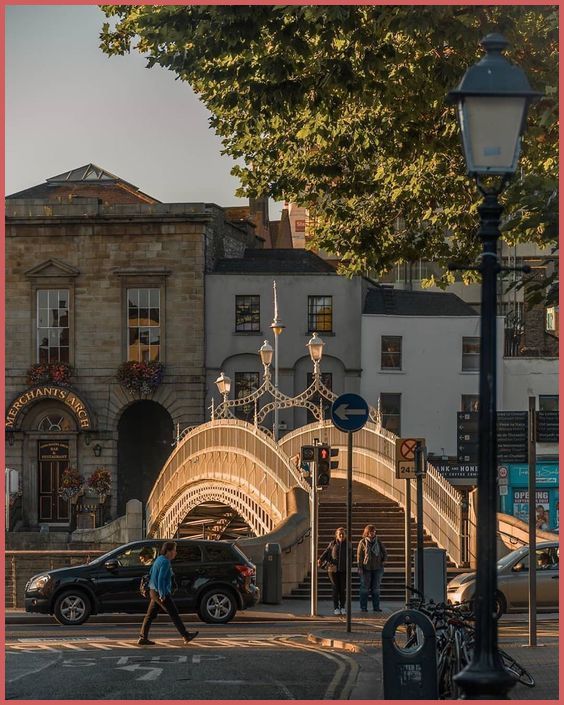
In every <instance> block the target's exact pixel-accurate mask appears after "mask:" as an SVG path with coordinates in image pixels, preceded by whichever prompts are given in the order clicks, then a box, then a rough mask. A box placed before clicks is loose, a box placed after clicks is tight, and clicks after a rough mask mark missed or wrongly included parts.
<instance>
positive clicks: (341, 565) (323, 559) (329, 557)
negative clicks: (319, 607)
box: [317, 526, 350, 614]
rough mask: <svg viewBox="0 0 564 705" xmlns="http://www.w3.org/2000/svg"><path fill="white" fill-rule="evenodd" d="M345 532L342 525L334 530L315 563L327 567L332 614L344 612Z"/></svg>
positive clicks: (345, 576) (345, 578) (345, 583)
mask: <svg viewBox="0 0 564 705" xmlns="http://www.w3.org/2000/svg"><path fill="white" fill-rule="evenodd" d="M346 537H347V534H346V531H345V529H344V528H343V527H342V526H339V528H338V529H337V530H336V531H335V538H334V539H333V540H332V541H331V542H330V543H329V545H328V546H327V548H326V549H325V550H324V551H323V553H322V554H321V556H320V557H319V560H318V561H317V565H318V566H320V567H322V566H324V565H325V566H326V567H327V572H328V574H329V580H330V581H331V587H332V588H333V607H334V610H335V611H334V614H346V608H345V604H346V593H347V551H348V550H349V546H350V544H349V542H348V541H347V540H346Z"/></svg>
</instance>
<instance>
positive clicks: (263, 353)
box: [259, 340, 274, 375]
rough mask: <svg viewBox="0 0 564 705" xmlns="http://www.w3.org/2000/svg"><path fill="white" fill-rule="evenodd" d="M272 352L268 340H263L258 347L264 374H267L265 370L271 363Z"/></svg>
mask: <svg viewBox="0 0 564 705" xmlns="http://www.w3.org/2000/svg"><path fill="white" fill-rule="evenodd" d="M273 352H274V351H273V350H272V345H271V344H270V343H269V342H268V340H265V341H264V343H263V344H262V345H261V347H260V349H259V355H260V360H261V362H262V364H263V365H264V374H265V375H266V374H267V370H268V368H269V367H270V365H271V363H272V355H273Z"/></svg>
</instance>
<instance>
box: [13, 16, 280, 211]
mask: <svg viewBox="0 0 564 705" xmlns="http://www.w3.org/2000/svg"><path fill="white" fill-rule="evenodd" d="M105 19H106V18H105V15H104V14H103V13H102V11H101V10H99V9H98V7H96V6H73V5H46V6H45V5H44V6H39V5H34V6H14V5H12V6H7V7H6V47H5V51H6V126H5V129H6V163H5V169H6V173H5V178H6V193H7V194H10V193H14V192H16V191H19V190H22V189H24V188H28V187H30V186H35V185H37V184H40V183H43V182H44V181H45V179H47V178H48V177H50V176H55V175H56V174H60V173H62V172H65V171H69V170H70V169H74V168H76V167H79V166H83V165H84V164H89V163H93V164H97V165H98V166H100V167H102V168H103V169H105V170H106V171H109V172H111V173H112V174H115V175H117V176H119V177H121V178H123V179H124V180H125V181H128V182H130V183H132V184H134V185H135V186H137V187H138V188H140V189H141V191H143V192H145V193H148V194H150V195H151V196H154V197H155V198H157V199H159V200H160V201H163V202H169V203H174V202H206V203H208V202H211V203H217V204H218V205H221V206H230V205H244V204H246V203H247V202H248V201H247V200H243V199H237V198H236V197H235V195H234V194H235V189H236V188H237V186H238V181H237V179H235V178H234V177H233V176H231V175H230V173H229V172H230V170H231V168H232V166H233V164H234V162H233V160H232V159H231V158H230V157H227V156H222V155H221V142H220V140H219V138H218V137H217V136H216V135H215V134H214V132H213V131H212V130H211V129H210V128H209V125H208V117H209V113H208V111H207V110H206V108H205V107H204V106H203V105H202V104H201V102H200V101H199V99H198V98H197V96H196V95H195V94H194V93H193V91H192V90H191V88H190V86H189V85H188V84H186V83H181V82H180V81H175V75H174V74H173V73H172V72H170V71H166V70H165V69H162V68H160V67H158V66H156V67H154V68H152V69H150V70H149V69H146V68H145V60H144V59H143V57H142V56H140V55H139V54H138V53H134V52H132V53H131V54H130V55H127V56H124V57H111V58H110V57H108V56H106V55H105V54H103V53H102V50H101V49H100V48H99V46H98V45H99V33H100V30H101V27H102V24H103V22H104V21H105ZM281 205H282V204H274V202H271V206H270V217H271V218H272V219H276V218H278V217H279V213H280V209H281Z"/></svg>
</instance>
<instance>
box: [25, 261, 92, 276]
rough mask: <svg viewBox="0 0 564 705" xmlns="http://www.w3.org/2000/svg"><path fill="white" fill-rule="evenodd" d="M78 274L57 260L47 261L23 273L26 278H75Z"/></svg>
mask: <svg viewBox="0 0 564 705" xmlns="http://www.w3.org/2000/svg"><path fill="white" fill-rule="evenodd" d="M79 274H80V272H79V270H78V269H76V267H73V266H71V265H70V264H66V263H65V262H61V260H59V259H54V258H52V259H48V260H45V262H42V263H41V264H38V265H36V266H35V267H32V268H31V269H28V270H27V272H26V273H25V275H26V277H30V278H36V277H77V276H78V275H79Z"/></svg>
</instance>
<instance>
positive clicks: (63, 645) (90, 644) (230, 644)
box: [6, 637, 280, 653]
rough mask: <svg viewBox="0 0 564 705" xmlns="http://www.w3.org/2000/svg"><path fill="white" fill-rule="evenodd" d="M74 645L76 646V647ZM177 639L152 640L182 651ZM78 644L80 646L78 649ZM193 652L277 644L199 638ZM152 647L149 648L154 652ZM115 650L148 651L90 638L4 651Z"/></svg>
mask: <svg viewBox="0 0 564 705" xmlns="http://www.w3.org/2000/svg"><path fill="white" fill-rule="evenodd" d="M77 641H78V642H79V643H77ZM178 641H179V640H178V638H174V637H173V638H170V639H168V638H164V639H155V646H156V647H160V648H164V649H185V648H186V647H185V646H183V645H182V644H179V643H178ZM79 644H80V645H79ZM192 646H193V648H196V647H197V648H200V649H217V648H224V649H253V648H268V647H270V648H280V644H279V643H277V642H276V641H275V637H265V638H264V639H260V638H258V639H257V638H254V639H252V638H245V637H233V638H220V637H203V638H198V639H196V640H195V641H194V642H193V644H192ZM154 648H155V647H152V649H154ZM115 649H135V650H139V651H150V650H151V649H148V648H140V647H139V646H138V644H137V639H135V640H132V641H125V640H112V639H109V638H108V637H96V638H95V639H92V638H80V639H78V638H72V637H71V638H69V639H49V643H48V644H46V643H36V642H35V643H34V641H33V640H31V639H18V640H17V642H8V643H7V644H6V651H8V652H10V651H11V652H19V653H37V652H38V651H50V652H55V653H56V652H61V651H113V650H115Z"/></svg>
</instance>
